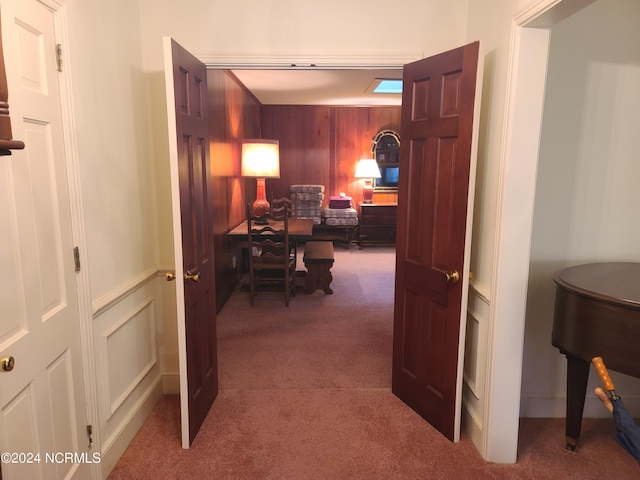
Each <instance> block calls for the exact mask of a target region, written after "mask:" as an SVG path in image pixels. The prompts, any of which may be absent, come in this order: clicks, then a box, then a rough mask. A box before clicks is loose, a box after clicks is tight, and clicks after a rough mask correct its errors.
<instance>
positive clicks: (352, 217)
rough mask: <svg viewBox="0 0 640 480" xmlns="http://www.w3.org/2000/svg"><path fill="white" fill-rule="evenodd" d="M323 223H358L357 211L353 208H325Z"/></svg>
mask: <svg viewBox="0 0 640 480" xmlns="http://www.w3.org/2000/svg"><path fill="white" fill-rule="evenodd" d="M322 215H323V216H324V223H325V225H358V212H357V211H356V210H355V209H354V208H329V207H327V208H325V209H324V211H323V212H322Z"/></svg>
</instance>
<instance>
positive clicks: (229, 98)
mask: <svg viewBox="0 0 640 480" xmlns="http://www.w3.org/2000/svg"><path fill="white" fill-rule="evenodd" d="M207 88H208V93H209V95H208V102H209V105H208V108H209V118H210V119H211V125H210V128H209V134H210V142H211V143H210V152H211V163H212V168H211V171H212V178H211V187H212V194H213V204H214V209H213V210H214V218H213V224H214V227H213V228H214V256H215V262H216V303H217V309H218V311H219V310H220V309H221V308H222V306H223V305H224V303H225V302H226V301H227V299H228V298H229V296H230V295H231V292H232V291H233V289H234V288H235V286H236V285H237V283H238V281H239V279H240V276H241V274H242V248H241V246H240V245H239V244H237V243H233V242H230V241H229V240H228V238H227V234H228V233H229V231H230V230H231V229H233V228H234V227H235V226H236V225H238V224H239V223H241V222H242V221H243V220H244V219H245V215H246V213H245V208H246V205H247V202H248V201H250V199H252V198H253V197H254V196H255V180H254V181H253V182H252V181H250V180H248V179H244V178H241V177H240V155H241V151H242V140H243V139H244V138H259V137H260V102H258V101H257V100H256V98H255V97H254V96H253V95H252V94H251V93H250V92H248V91H247V90H246V89H245V88H244V87H243V86H242V84H241V83H240V82H239V81H238V80H237V79H236V78H235V77H234V76H233V75H231V74H230V73H228V72H225V71H222V70H209V71H208V72H207ZM251 201H252V200H251ZM234 258H235V260H234Z"/></svg>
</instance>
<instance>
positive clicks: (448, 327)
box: [392, 42, 479, 440]
mask: <svg viewBox="0 0 640 480" xmlns="http://www.w3.org/2000/svg"><path fill="white" fill-rule="evenodd" d="M478 47H479V44H478V43H477V42H476V43H473V44H470V45H467V46H465V47H462V48H459V49H456V50H452V51H450V52H446V53H442V54H440V55H436V56H434V57H430V58H427V59H423V60H420V61H417V62H414V63H411V64H408V65H405V67H404V74H403V84H404V86H403V96H402V126H401V139H402V143H401V151H400V184H399V190H398V193H399V198H398V224H397V244H396V245H397V247H396V248H397V259H396V285H395V288H396V290H395V311H394V332H393V337H394V344H393V381H392V383H393V392H394V393H395V394H396V395H397V396H398V397H400V398H401V399H402V400H403V401H404V402H406V403H407V404H408V405H409V406H410V407H412V408H413V409H414V410H416V412H418V413H419V414H420V415H421V416H422V417H424V418H425V419H426V420H427V421H428V422H429V423H431V424H432V425H433V426H434V427H435V428H437V429H438V430H439V431H441V432H442V433H443V434H444V435H446V436H447V437H448V438H449V439H451V440H454V439H457V436H458V435H459V412H460V407H459V406H460V401H459V396H460V393H461V385H462V383H461V373H460V372H459V368H458V362H459V358H460V352H461V351H463V347H464V345H463V344H462V343H463V342H462V341H461V339H460V331H461V330H460V327H461V322H462V318H464V315H461V313H462V303H463V298H464V297H463V294H464V295H466V289H467V286H468V282H467V279H466V278H465V277H466V275H465V273H464V272H468V265H467V266H465V264H464V263H465V238H466V228H467V204H468V192H469V177H470V166H471V150H472V141H471V140H472V132H473V110H474V99H475V90H476V89H475V83H476V70H477V64H478ZM465 267H466V268H465ZM456 275H458V278H456ZM465 305H466V302H465ZM456 416H457V418H456Z"/></svg>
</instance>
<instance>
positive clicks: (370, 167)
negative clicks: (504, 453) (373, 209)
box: [355, 158, 381, 203]
mask: <svg viewBox="0 0 640 480" xmlns="http://www.w3.org/2000/svg"><path fill="white" fill-rule="evenodd" d="M380 176H381V175H380V169H379V168H378V163H377V162H376V161H375V159H373V158H363V159H361V160H360V161H359V162H358V166H357V167H356V174H355V177H356V178H364V187H362V196H363V200H362V201H363V202H364V203H371V201H372V200H373V179H374V178H380Z"/></svg>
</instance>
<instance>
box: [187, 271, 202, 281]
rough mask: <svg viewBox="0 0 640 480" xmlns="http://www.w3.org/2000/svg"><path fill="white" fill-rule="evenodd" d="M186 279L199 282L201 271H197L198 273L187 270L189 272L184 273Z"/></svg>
mask: <svg viewBox="0 0 640 480" xmlns="http://www.w3.org/2000/svg"><path fill="white" fill-rule="evenodd" d="M184 279H185V280H193V281H194V282H199V281H200V272H196V273H191V272H187V273H185V274H184Z"/></svg>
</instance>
